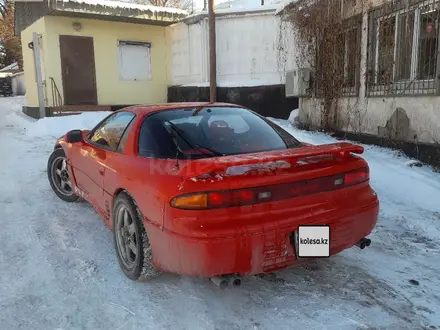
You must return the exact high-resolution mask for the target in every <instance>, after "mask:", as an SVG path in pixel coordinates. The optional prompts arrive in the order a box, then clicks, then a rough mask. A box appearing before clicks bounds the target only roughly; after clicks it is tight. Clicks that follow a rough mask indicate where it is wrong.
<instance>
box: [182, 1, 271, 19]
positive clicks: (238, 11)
mask: <svg viewBox="0 0 440 330" xmlns="http://www.w3.org/2000/svg"><path fill="white" fill-rule="evenodd" d="M277 9H278V5H276V4H272V5H267V6H260V7H254V8H234V7H232V8H226V9H223V8H221V9H215V16H227V15H234V14H237V15H240V14H255V13H258V12H271V11H272V12H275V11H276V10H277ZM207 15H208V12H207V11H197V12H195V13H193V14H191V15H189V16H188V17H186V18H185V20H187V19H195V18H197V17H201V18H203V17H204V16H207Z"/></svg>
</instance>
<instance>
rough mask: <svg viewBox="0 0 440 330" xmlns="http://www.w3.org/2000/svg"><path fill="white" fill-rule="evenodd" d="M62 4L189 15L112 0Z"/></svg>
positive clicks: (67, 0) (73, 0)
mask: <svg viewBox="0 0 440 330" xmlns="http://www.w3.org/2000/svg"><path fill="white" fill-rule="evenodd" d="M61 2H64V3H68V2H75V3H81V4H85V5H89V6H103V7H111V8H121V9H138V10H142V11H151V12H159V13H170V14H180V15H188V12H186V11H185V10H182V9H179V8H171V7H158V6H152V5H139V4H137V3H131V2H122V1H110V0H61Z"/></svg>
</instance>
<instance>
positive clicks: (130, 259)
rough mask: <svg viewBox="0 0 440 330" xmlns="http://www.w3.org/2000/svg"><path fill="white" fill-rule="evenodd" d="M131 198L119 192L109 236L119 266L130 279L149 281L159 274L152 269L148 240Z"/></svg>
mask: <svg viewBox="0 0 440 330" xmlns="http://www.w3.org/2000/svg"><path fill="white" fill-rule="evenodd" d="M139 215H140V212H139V210H138V208H137V206H136V204H135V203H134V202H133V200H132V199H131V198H130V197H129V196H128V195H127V194H126V193H120V194H119V195H118V196H117V197H116V199H115V201H114V206H113V212H112V221H113V239H114V244H115V250H116V256H117V258H118V262H119V266H120V267H121V270H122V271H123V272H124V274H125V276H127V277H128V278H129V279H131V280H133V281H139V280H149V279H153V278H155V277H157V276H158V275H160V271H158V270H157V269H156V268H154V266H153V263H152V254H151V247H150V242H149V240H148V236H147V233H146V231H145V229H144V226H143V224H142V219H141V217H140V216H139Z"/></svg>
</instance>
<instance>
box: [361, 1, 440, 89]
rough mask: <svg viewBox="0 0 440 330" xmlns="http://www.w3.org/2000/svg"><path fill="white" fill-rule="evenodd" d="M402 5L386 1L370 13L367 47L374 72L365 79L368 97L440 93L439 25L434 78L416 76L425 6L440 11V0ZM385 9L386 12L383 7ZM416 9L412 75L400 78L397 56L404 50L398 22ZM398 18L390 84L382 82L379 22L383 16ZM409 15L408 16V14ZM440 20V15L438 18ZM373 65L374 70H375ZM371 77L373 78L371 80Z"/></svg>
mask: <svg viewBox="0 0 440 330" xmlns="http://www.w3.org/2000/svg"><path fill="white" fill-rule="evenodd" d="M398 5H399V6H400V7H398V8H397V9H395V10H393V9H392V8H391V6H390V5H389V4H388V5H385V6H382V7H377V8H374V9H373V10H371V11H370V12H369V17H368V25H369V27H368V49H367V70H368V72H369V74H372V76H370V77H368V79H367V81H366V90H365V93H366V96H367V97H384V96H393V97H394V96H409V95H410V96H418V95H420V96H423V95H440V90H439V79H438V77H439V74H440V71H439V64H440V54H439V51H440V28H439V27H438V26H437V31H436V33H437V35H436V37H437V47H436V48H437V49H436V52H437V58H436V59H435V62H436V68H435V74H434V76H435V77H434V78H433V79H417V76H418V74H419V68H418V65H419V64H418V61H419V45H420V23H421V15H423V9H424V7H426V6H432V8H433V10H436V11H438V12H439V14H440V1H439V0H424V1H410V4H409V5H408V7H407V8H405V6H404V4H403V1H400V3H399V4H398ZM383 9H385V12H384V13H381V10H383ZM411 12H412V13H413V15H414V17H413V22H412V43H411V61H410V69H409V72H410V77H409V79H408V78H405V79H399V80H396V78H397V76H398V75H397V73H398V71H397V70H398V67H399V63H397V60H398V59H400V58H401V56H402V54H403V52H404V51H403V50H402V48H401V43H400V42H399V25H400V20H401V19H406V18H404V17H403V15H404V14H409V13H411ZM393 17H394V19H395V31H394V55H393V68H392V79H391V81H392V82H391V83H389V84H379V74H378V68H379V48H380V47H379V44H380V38H379V36H380V35H379V34H380V23H381V22H382V21H383V20H386V19H389V18H393ZM407 17H408V16H407ZM438 22H440V16H439V19H438ZM372 69H373V70H372ZM370 79H372V80H370Z"/></svg>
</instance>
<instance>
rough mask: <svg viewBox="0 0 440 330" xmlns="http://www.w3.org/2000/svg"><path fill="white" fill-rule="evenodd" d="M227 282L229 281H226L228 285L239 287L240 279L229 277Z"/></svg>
mask: <svg viewBox="0 0 440 330" xmlns="http://www.w3.org/2000/svg"><path fill="white" fill-rule="evenodd" d="M228 280H229V281H228V282H229V284H230V285H232V286H240V285H241V278H240V277H237V276H233V275H232V276H229V278H228Z"/></svg>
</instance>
